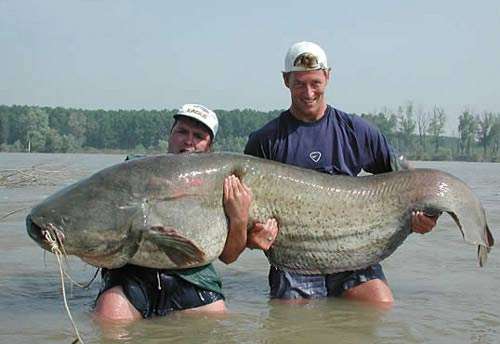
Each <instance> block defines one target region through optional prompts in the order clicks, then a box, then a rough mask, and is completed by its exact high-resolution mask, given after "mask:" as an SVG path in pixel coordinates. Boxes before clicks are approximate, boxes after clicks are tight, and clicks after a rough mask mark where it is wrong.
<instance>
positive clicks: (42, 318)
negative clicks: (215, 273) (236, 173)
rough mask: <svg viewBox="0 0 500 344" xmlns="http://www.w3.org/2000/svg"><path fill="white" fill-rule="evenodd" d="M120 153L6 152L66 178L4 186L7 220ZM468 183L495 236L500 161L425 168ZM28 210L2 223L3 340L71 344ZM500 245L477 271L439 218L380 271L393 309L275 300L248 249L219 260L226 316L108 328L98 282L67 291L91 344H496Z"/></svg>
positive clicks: (84, 277) (81, 269) (9, 160)
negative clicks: (96, 306) (57, 169)
mask: <svg viewBox="0 0 500 344" xmlns="http://www.w3.org/2000/svg"><path fill="white" fill-rule="evenodd" d="M123 158H124V156H120V155H64V154H0V166H2V168H23V167H29V166H33V165H35V164H42V163H43V164H57V165H58V166H64V167H65V168H67V171H70V172H71V173H65V174H64V178H62V180H60V181H59V184H58V186H54V185H42V186H40V185H31V186H27V187H22V188H15V189H6V188H0V217H1V216H2V214H6V213H8V212H10V211H12V210H15V209H20V208H23V207H24V208H26V209H29V208H31V206H33V205H34V204H35V203H36V202H38V201H40V200H42V199H43V198H45V197H46V196H48V195H50V194H51V193H52V192H54V191H55V190H56V189H58V188H59V186H62V185H67V184H68V183H71V182H74V181H76V180H78V179H80V178H82V177H84V176H86V175H89V174H90V173H92V172H94V171H97V170H99V169H101V168H104V167H106V166H109V165H112V164H114V163H117V162H120V161H122V160H123ZM416 165H417V167H431V168H438V169H441V170H445V171H447V172H450V173H452V174H454V175H456V176H458V177H460V178H461V179H463V180H464V181H465V182H466V183H468V184H469V185H470V186H471V187H472V189H473V190H474V192H475V193H476V194H477V195H478V196H479V198H480V199H481V200H482V202H483V205H484V206H485V208H486V211H487V214H488V220H489V224H490V229H491V230H492V232H493V235H494V236H495V237H499V234H498V233H499V232H498V228H500V164H489V163H485V164H480V163H460V162H432V163H431V162H429V163H420V162H417V163H416ZM26 213H27V210H24V211H19V212H18V213H15V214H13V215H11V216H9V217H7V218H5V219H2V220H0V230H1V233H2V234H3V240H2V241H1V242H0V250H1V252H2V260H1V261H0V305H1V308H0V319H1V324H2V327H1V328H0V342H1V343H68V342H71V340H72V339H74V338H75V337H74V333H73V329H72V327H71V324H70V322H69V320H68V317H67V315H66V314H65V311H64V306H63V301H62V296H61V291H60V281H59V274H58V268H57V264H56V260H55V257H54V256H53V255H51V254H46V255H45V254H44V253H43V252H42V250H41V249H40V248H39V247H37V246H36V244H35V243H34V242H33V241H32V240H31V239H29V238H28V236H27V234H26V229H25V225H24V218H25V216H26ZM496 251H497V249H496V248H494V249H493V250H492V252H491V254H490V257H489V261H488V264H487V266H486V267H485V268H483V269H480V268H479V267H478V266H477V258H476V248H475V247H473V246H472V245H467V244H465V243H464V242H463V240H462V237H461V235H460V232H459V230H458V229H457V228H456V226H455V224H454V223H453V221H452V220H451V219H450V218H449V217H448V216H446V215H443V216H442V217H441V218H440V220H439V222H438V227H437V229H436V231H435V232H433V233H431V234H428V235H424V236H421V235H412V236H411V237H410V238H409V239H408V240H407V242H406V243H405V244H404V245H403V246H402V247H401V248H400V249H398V250H397V251H396V253H395V254H393V255H392V256H391V257H389V258H388V259H387V260H386V261H384V263H383V266H384V270H385V273H386V276H387V277H388V280H389V283H390V285H391V288H392V290H393V292H394V297H395V300H396V301H395V304H394V307H393V308H392V309H390V310H387V311H381V310H378V309H375V308H373V307H367V306H366V305H363V304H359V303H355V302H349V301H346V300H342V299H324V300H316V301H312V302H309V303H307V304H305V305H286V304H282V303H279V302H274V301H272V302H271V301H269V299H268V287H267V270H268V264H267V261H266V259H265V257H264V256H263V254H261V253H260V252H258V251H250V250H247V251H246V252H245V253H244V254H243V256H242V257H241V258H240V260H238V261H237V262H236V263H234V264H231V265H229V266H225V265H223V264H221V263H216V267H217V269H218V270H219V271H220V273H221V275H222V277H223V283H224V291H225V293H226V296H227V300H226V301H227V305H228V308H229V310H230V313H229V314H227V315H226V316H218V317H207V316H186V315H178V314H174V315H171V316H168V317H164V318H155V319H151V320H145V321H139V322H137V323H134V324H131V325H117V324H114V325H109V324H108V325H104V324H102V323H97V322H96V321H95V320H94V319H93V317H92V312H91V310H92V306H93V302H94V298H95V296H96V295H97V291H98V289H99V283H100V281H99V279H97V281H96V282H94V283H93V284H92V286H91V287H90V288H89V289H80V288H78V287H73V288H70V286H69V284H67V290H68V300H69V304H70V308H71V312H72V314H73V318H74V319H75V322H76V324H77V325H78V328H79V330H80V333H81V335H82V337H83V338H84V339H85V340H86V342H88V343H136V342H141V343H146V344H147V343H178V342H187V343H221V342H224V343H238V344H241V343H304V342H320V341H321V342H327V341H328V342H332V341H335V342H339V343H344V342H345V343H450V344H451V343H453V344H454V343H496V342H497V341H498V335H499V331H500V310H499V308H498V304H499V303H500V294H499V293H498V292H497V290H496V288H498V286H500V273H499V272H500V271H499V270H500V268H499V267H500V258H499V255H498V254H497V252H496ZM69 264H70V266H71V270H70V273H71V275H72V276H73V277H74V278H75V279H76V280H77V281H88V280H90V278H92V276H93V273H94V271H95V269H94V268H92V267H90V266H88V265H86V264H84V263H82V262H80V261H79V260H78V259H74V258H71V259H70V260H69Z"/></svg>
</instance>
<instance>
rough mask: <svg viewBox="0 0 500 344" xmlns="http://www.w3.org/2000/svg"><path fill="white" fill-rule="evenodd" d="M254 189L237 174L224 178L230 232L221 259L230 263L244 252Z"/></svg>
mask: <svg viewBox="0 0 500 344" xmlns="http://www.w3.org/2000/svg"><path fill="white" fill-rule="evenodd" d="M251 203H252V191H251V190H250V188H248V187H247V186H246V185H245V184H243V183H242V182H241V181H240V180H239V179H238V178H237V177H236V176H234V175H231V176H229V177H226V179H225V180H224V211H225V212H226V216H227V218H228V221H229V232H228V235H227V239H226V244H225V245H224V249H223V250H222V253H221V254H220V256H219V259H220V260H221V261H222V262H224V263H226V264H230V263H232V262H234V261H236V259H238V257H239V255H240V254H241V253H242V252H243V250H244V249H245V247H246V243H247V227H248V210H249V208H250V204H251Z"/></svg>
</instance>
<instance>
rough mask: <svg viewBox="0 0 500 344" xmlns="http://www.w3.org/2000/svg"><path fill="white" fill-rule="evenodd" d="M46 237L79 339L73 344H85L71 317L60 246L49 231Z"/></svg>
mask: <svg viewBox="0 0 500 344" xmlns="http://www.w3.org/2000/svg"><path fill="white" fill-rule="evenodd" d="M44 236H45V240H47V242H48V243H49V245H50V250H51V251H52V253H54V254H55V255H56V258H57V263H58V264H59V274H60V276H61V287H62V293H63V299H64V307H65V308H66V312H67V313H68V317H69V320H70V321H71V325H72V326H73V329H74V330H75V334H76V337H77V339H75V341H74V342H73V343H78V341H79V342H80V343H82V344H84V341H83V339H82V337H80V333H79V332H78V328H77V327H76V324H75V322H74V321H73V317H72V316H71V312H70V310H69V306H68V301H67V299H66V289H65V286H64V274H65V272H64V271H63V267H62V262H61V256H62V253H61V250H59V244H58V242H57V240H56V239H55V238H54V237H53V236H52V234H51V233H50V232H49V231H45V233H44ZM56 237H57V236H56Z"/></svg>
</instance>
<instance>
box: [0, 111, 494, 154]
mask: <svg viewBox="0 0 500 344" xmlns="http://www.w3.org/2000/svg"><path fill="white" fill-rule="evenodd" d="M215 111H216V113H217V115H218V117H219V124H220V125H219V133H218V135H217V139H216V141H215V149H216V150H220V151H233V152H242V151H243V148H244V146H245V143H246V141H247V139H248V135H249V134H250V133H251V132H252V131H253V130H255V129H258V128H260V127H261V126H262V125H264V124H265V123H267V122H268V121H269V120H271V119H272V118H275V117H276V116H278V115H279V113H280V112H281V111H282V110H274V111H268V112H263V111H256V110H252V109H243V110H230V111H227V110H215ZM174 113H175V110H167V109H165V110H84V109H72V108H62V107H40V106H24V105H12V106H7V105H0V151H3V152H25V151H31V152H116V151H120V152H127V153H132V152H135V153H160V152H165V151H166V149H167V141H168V135H169V131H170V127H171V126H172V123H173V115H174ZM360 116H361V117H363V118H365V119H367V120H368V121H370V122H372V123H373V124H375V125H376V126H377V127H378V128H379V129H380V130H381V131H382V133H384V135H385V136H386V137H387V138H388V140H389V142H390V143H391V145H393V146H394V147H395V148H396V149H397V150H398V151H399V152H400V153H402V154H404V155H406V156H407V157H408V158H409V159H412V160H467V161H500V156H499V148H500V114H498V113H497V114H495V113H491V112H482V113H474V112H473V111H471V110H464V111H463V112H462V114H461V115H460V117H459V125H458V128H457V133H458V137H449V136H445V135H444V128H445V124H446V114H445V112H444V110H443V109H442V108H440V107H437V106H435V107H434V108H433V109H432V110H431V111H423V110H422V109H416V108H415V107H414V105H413V104H412V103H411V102H409V103H407V104H405V105H403V106H400V107H398V109H397V110H396V111H392V110H390V109H384V110H382V111H380V112H377V113H362V114H360Z"/></svg>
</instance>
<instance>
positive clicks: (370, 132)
mask: <svg viewBox="0 0 500 344" xmlns="http://www.w3.org/2000/svg"><path fill="white" fill-rule="evenodd" d="M245 154H249V155H253V156H257V157H261V158H265V159H270V160H275V161H280V162H283V163H287V164H291V165H296V166H300V167H304V168H310V169H314V170H317V171H320V172H325V173H330V174H344V175H350V176H356V175H358V173H359V172H360V171H361V169H363V170H365V171H367V172H370V173H374V174H376V173H383V172H390V171H392V170H394V167H391V164H392V165H394V164H393V163H394V161H395V154H394V153H393V150H392V148H391V147H390V146H389V144H388V143H387V140H386V138H385V137H384V136H383V135H382V134H381V133H380V131H379V130H378V129H377V128H375V127H374V126H373V125H371V124H370V123H368V122H367V121H365V120H364V119H362V118H360V117H358V116H355V115H350V114H347V113H345V112H342V111H340V110H337V109H335V108H333V107H331V106H329V105H328V106H327V108H326V111H325V115H324V116H323V117H322V118H321V119H320V120H318V121H317V122H313V123H306V122H302V121H299V120H297V119H296V118H295V117H293V116H292V114H291V113H290V111H289V110H287V111H284V112H282V113H281V114H280V116H279V117H277V118H275V119H273V120H272V121H270V122H269V123H267V124H266V125H265V126H264V127H262V128H261V129H259V130H257V131H255V132H253V133H251V134H250V137H249V139H248V142H247V145H246V147H245ZM391 161H392V163H391Z"/></svg>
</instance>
